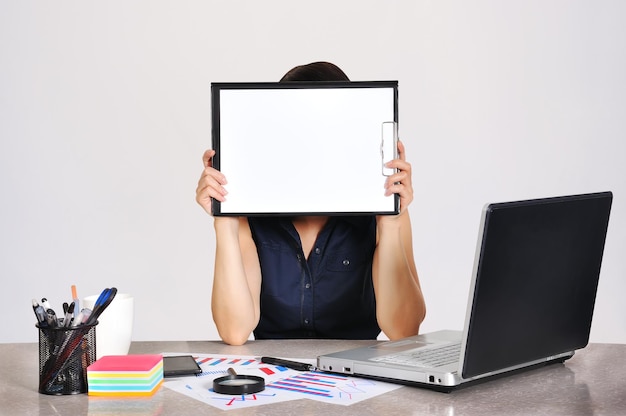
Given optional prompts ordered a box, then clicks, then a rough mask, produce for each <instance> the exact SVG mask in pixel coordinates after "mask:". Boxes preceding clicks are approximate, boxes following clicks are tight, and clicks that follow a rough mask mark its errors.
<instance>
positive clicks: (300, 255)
mask: <svg viewBox="0 0 626 416" xmlns="http://www.w3.org/2000/svg"><path fill="white" fill-rule="evenodd" d="M297 257H298V261H302V254H299V253H298V255H297Z"/></svg>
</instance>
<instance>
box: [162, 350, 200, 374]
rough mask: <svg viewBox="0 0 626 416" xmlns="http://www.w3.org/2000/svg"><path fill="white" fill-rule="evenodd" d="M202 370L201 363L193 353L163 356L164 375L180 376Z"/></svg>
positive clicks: (197, 372)
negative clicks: (199, 363) (195, 358)
mask: <svg viewBox="0 0 626 416" xmlns="http://www.w3.org/2000/svg"><path fill="white" fill-rule="evenodd" d="M201 372H202V369H201V368H200V365H198V363H197V362H196V360H194V358H193V357H192V356H191V355H174V356H165V357H163V377H180V376H189V375H195V374H199V373H201Z"/></svg>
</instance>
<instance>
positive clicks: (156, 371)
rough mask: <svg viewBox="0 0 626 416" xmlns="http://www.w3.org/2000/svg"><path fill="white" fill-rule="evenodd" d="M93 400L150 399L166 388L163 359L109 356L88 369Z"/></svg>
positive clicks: (89, 389) (159, 356)
mask: <svg viewBox="0 0 626 416" xmlns="http://www.w3.org/2000/svg"><path fill="white" fill-rule="evenodd" d="M87 384H88V386H89V388H88V392H89V395H90V396H150V395H152V394H154V392H155V391H157V390H158V389H159V387H161V384H163V356H161V355H160V354H158V355H149V354H137V355H106V356H104V357H102V358H100V359H99V360H97V361H96V362H94V363H93V364H91V365H90V366H89V367H87Z"/></svg>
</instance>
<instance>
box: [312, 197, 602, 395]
mask: <svg viewBox="0 0 626 416" xmlns="http://www.w3.org/2000/svg"><path fill="white" fill-rule="evenodd" d="M612 200H613V194H612V193H611V192H599V193H591V194H582V195H567V196H560V197H552V198H542V199H532V200H524V201H515V202H504V203H492V204H487V205H486V206H485V207H484V209H483V212H482V217H481V222H480V229H479V236H478V244H477V249H476V257H475V262H474V270H473V273H472V280H471V284H470V291H469V300H468V306H467V313H466V319H465V326H464V329H463V330H462V331H455V330H442V331H437V332H432V333H426V334H420V335H416V336H412V337H409V338H406V339H402V340H398V341H384V342H377V343H376V344H375V345H372V346H365V347H359V348H355V349H350V350H347V351H341V352H336V353H332V354H325V355H320V356H319V357H317V366H318V368H319V369H320V370H321V371H326V372H333V373H340V374H349V375H354V376H360V377H366V378H373V379H378V380H384V381H390V382H395V383H401V384H409V385H415V386H419V387H427V388H430V389H434V390H438V391H444V392H449V391H452V390H455V389H457V388H459V387H464V386H468V385H471V384H475V383H477V382H481V381H485V380H488V379H491V378H495V377H499V376H503V375H508V374H511V373H516V372H520V371H524V370H527V369H530V368H535V367H538V366H542V365H546V364H550V363H556V362H561V363H562V362H564V361H565V360H567V359H569V358H571V357H572V356H573V355H574V352H575V351H576V350H578V349H581V348H584V347H585V346H586V345H587V343H588V342H589V333H590V329H591V320H592V315H593V309H594V304H595V297H596V291H597V287H598V278H599V276H600V265H601V263H602V255H603V251H604V244H605V239H606V233H607V227H608V222H609V213H610V210H611V203H612Z"/></svg>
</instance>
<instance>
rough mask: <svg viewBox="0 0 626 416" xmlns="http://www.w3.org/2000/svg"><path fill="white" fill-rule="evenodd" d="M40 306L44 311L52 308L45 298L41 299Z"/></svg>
mask: <svg viewBox="0 0 626 416" xmlns="http://www.w3.org/2000/svg"><path fill="white" fill-rule="evenodd" d="M41 306H43V308H44V309H45V310H48V309H50V308H52V306H50V302H48V299H46V298H41Z"/></svg>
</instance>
